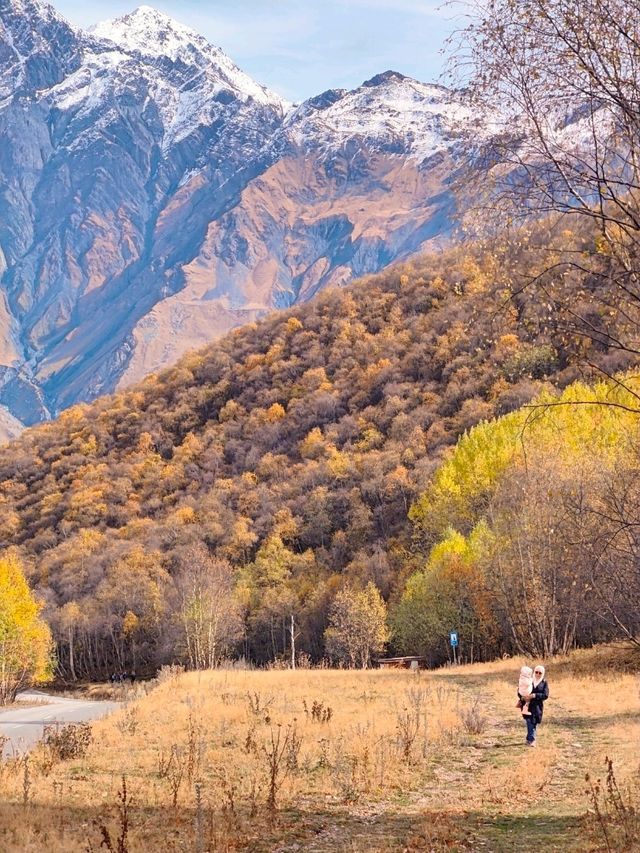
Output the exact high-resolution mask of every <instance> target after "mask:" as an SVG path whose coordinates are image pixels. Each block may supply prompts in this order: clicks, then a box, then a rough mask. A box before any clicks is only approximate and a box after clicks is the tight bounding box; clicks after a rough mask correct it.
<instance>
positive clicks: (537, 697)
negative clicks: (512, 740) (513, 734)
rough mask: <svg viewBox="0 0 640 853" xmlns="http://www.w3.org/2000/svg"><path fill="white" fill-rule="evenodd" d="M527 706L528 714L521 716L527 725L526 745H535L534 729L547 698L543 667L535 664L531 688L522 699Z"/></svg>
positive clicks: (539, 721)
mask: <svg viewBox="0 0 640 853" xmlns="http://www.w3.org/2000/svg"><path fill="white" fill-rule="evenodd" d="M524 698H525V699H526V700H527V702H528V704H529V714H528V715H526V716H525V715H524V714H523V716H522V719H523V720H524V721H525V723H526V724H527V744H528V745H529V746H535V745H536V729H537V727H538V726H539V725H540V723H541V722H542V712H543V703H544V702H546V701H547V699H548V698H549V685H548V684H547V682H546V680H545V677H544V667H543V666H541V664H539V663H538V664H536V666H535V669H534V670H533V688H532V690H531V693H529V695H528V696H526V697H524Z"/></svg>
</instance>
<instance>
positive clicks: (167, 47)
mask: <svg viewBox="0 0 640 853" xmlns="http://www.w3.org/2000/svg"><path fill="white" fill-rule="evenodd" d="M89 32H90V33H91V34H92V35H94V36H96V37H97V38H102V39H107V40H108V41H112V42H115V44H117V45H118V46H119V47H121V48H123V49H125V50H128V51H131V52H139V53H142V54H145V55H147V56H166V57H169V59H172V60H174V61H175V60H177V59H186V60H187V61H189V60H191V61H193V59H194V58H195V55H196V54H197V52H203V51H205V50H207V48H209V49H210V50H214V51H216V52H220V53H221V51H218V49H217V48H213V47H212V46H211V45H209V44H208V42H207V41H206V39H204V38H203V37H202V36H201V35H199V34H198V33H196V32H195V31H194V30H190V29H189V28H188V27H185V26H184V25H183V24H179V23H178V22H177V21H174V20H173V18H170V17H169V16H168V15H165V14H164V13H162V12H158V11H157V10H156V9H152V8H151V6H139V7H138V8H137V9H135V10H134V11H133V12H130V13H129V14H128V15H123V16H122V17H120V18H114V19H112V20H109V21H102V22H100V23H99V24H96V25H95V26H94V27H91V29H90V30H89Z"/></svg>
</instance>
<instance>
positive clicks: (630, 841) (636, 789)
mask: <svg viewBox="0 0 640 853" xmlns="http://www.w3.org/2000/svg"><path fill="white" fill-rule="evenodd" d="M605 768H606V774H605V778H604V781H602V780H601V779H595V780H594V779H592V777H591V775H590V774H589V773H587V774H586V777H585V778H586V782H587V796H588V798H589V804H590V809H589V813H590V816H591V817H592V823H593V829H594V832H595V834H596V836H597V837H598V840H599V841H600V843H601V845H602V848H601V849H605V850H606V851H607V853H616V852H617V851H620V850H624V851H625V853H632V851H635V850H640V769H639V770H638V771H637V772H636V778H635V779H632V780H631V781H630V783H629V784H628V785H627V786H620V784H619V783H618V780H617V778H616V774H615V770H614V767H613V761H612V759H611V758H609V757H608V756H607V758H605Z"/></svg>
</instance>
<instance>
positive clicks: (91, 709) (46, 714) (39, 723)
mask: <svg viewBox="0 0 640 853" xmlns="http://www.w3.org/2000/svg"><path fill="white" fill-rule="evenodd" d="M18 701H19V702H24V703H28V705H29V706H28V707H24V708H16V709H14V710H12V711H3V712H0V735H4V736H5V737H8V738H9V742H8V743H7V744H6V745H5V748H4V754H5V755H13V754H15V753H23V752H26V751H27V750H29V749H30V748H31V747H32V746H33V745H34V744H35V743H37V742H38V741H39V740H40V738H41V737H42V733H43V730H44V727H45V726H49V725H51V724H53V723H56V722H59V723H62V724H64V723H86V722H89V721H90V720H97V719H99V718H100V717H106V715H107V714H109V713H110V712H111V711H114V710H115V709H116V708H117V707H118V704H119V703H118V702H88V701H86V700H84V699H65V698H63V697H61V696H50V695H49V694H47V693H40V692H39V691H28V692H25V693H21V694H20V696H19V697H18ZM34 702H35V703H37V704H35V705H31V703H34Z"/></svg>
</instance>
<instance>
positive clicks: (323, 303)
mask: <svg viewBox="0 0 640 853" xmlns="http://www.w3.org/2000/svg"><path fill="white" fill-rule="evenodd" d="M559 239H560V240H561V241H562V242H563V244H564V245H569V244H571V245H575V244H578V243H580V241H582V242H583V243H584V244H585V245H587V244H588V243H589V241H591V240H592V236H591V235H590V234H587V235H586V236H585V235H582V236H580V237H578V236H576V234H573V233H571V232H566V231H563V232H562V234H561V235H560V238H559ZM529 241H531V242H535V241H536V235H535V234H534V235H529V236H528V237H523V243H522V244H521V248H520V250H519V253H520V254H518V252H515V253H514V250H513V246H511V245H510V246H506V245H502V244H500V243H498V242H494V243H488V242H487V241H485V242H483V243H480V242H477V243H475V244H468V245H467V246H465V248H464V249H463V248H454V249H450V250H447V251H445V252H442V253H440V254H437V255H433V256H429V257H425V258H423V259H422V260H420V261H417V262H414V263H411V264H408V265H405V266H402V267H396V268H393V269H392V270H390V271H389V272H386V273H383V274H380V275H378V276H374V277H370V278H368V279H366V280H363V281H361V282H359V283H357V284H355V285H354V286H352V287H350V288H348V289H346V290H343V291H332V292H328V293H326V294H325V295H323V296H321V297H320V298H319V299H317V300H316V301H314V302H313V303H312V304H309V305H307V306H305V307H302V308H299V309H295V310H291V311H289V312H286V313H280V314H277V315H274V316H272V317H270V318H268V319H266V320H265V321H263V322H261V323H258V324H253V325H251V326H247V327H244V328H242V329H240V330H239V331H237V332H234V333H232V334H230V335H229V336H227V337H226V338H224V339H223V340H222V341H221V342H219V343H216V344H213V345H211V346H210V347H209V348H207V349H205V350H203V351H200V352H196V353H194V354H192V355H189V356H187V357H186V358H184V359H183V360H182V361H181V362H180V363H179V364H178V365H177V366H176V367H175V368H173V369H170V370H168V371H166V372H165V373H163V374H161V375H159V376H151V377H149V378H148V379H147V380H146V381H144V382H143V383H142V384H141V385H139V386H137V387H136V388H134V389H132V390H130V391H126V392H124V393H121V394H118V395H116V396H113V397H110V398H103V399H100V400H98V401H97V402H95V403H93V404H91V405H86V406H77V407H74V408H73V409H70V410H68V411H66V412H64V413H63V414H62V415H61V417H60V418H59V419H58V420H56V421H54V422H52V423H49V424H46V425H43V426H41V427H39V428H37V429H33V430H30V431H28V432H27V433H26V434H25V435H24V436H23V437H22V438H21V439H20V440H19V441H17V442H14V443H13V444H11V445H10V446H8V447H6V448H4V449H3V450H2V451H1V452H0V482H1V483H2V487H1V492H0V501H1V513H0V519H1V522H0V523H1V525H2V530H1V534H0V535H1V537H2V540H3V542H5V543H6V544H7V545H8V546H9V548H10V553H11V554H12V555H13V557H14V558H16V559H17V560H18V561H19V563H20V564H21V566H22V568H23V570H24V572H25V573H26V576H27V578H28V580H29V582H30V584H31V586H32V587H33V588H34V590H35V592H36V594H37V596H38V597H39V598H40V599H41V600H43V601H44V603H45V606H44V616H45V617H46V620H47V621H48V623H49V624H50V625H51V627H52V630H53V634H54V638H55V643H56V649H57V655H56V659H57V666H58V670H59V672H60V674H61V675H62V677H63V678H65V679H70V680H74V679H79V678H83V679H84V678H91V679H101V678H106V677H108V676H109V675H110V673H111V672H113V671H114V670H123V669H126V670H135V671H137V672H140V673H143V672H144V673H152V672H154V671H155V670H156V669H157V668H158V667H159V666H160V665H162V664H164V663H171V662H180V663H184V664H186V665H189V666H192V667H198V668H204V667H209V666H211V665H214V664H215V663H217V662H218V661H219V660H220V659H222V658H224V657H227V656H233V657H236V656H244V657H245V658H247V659H248V660H250V661H252V662H254V663H257V664H266V663H270V664H273V663H277V662H278V661H281V662H282V661H285V662H286V661H289V660H290V659H291V657H292V654H293V656H294V660H297V662H298V663H299V664H304V663H305V662H308V663H316V664H317V663H319V662H321V661H327V662H329V661H333V662H340V663H342V664H344V665H358V666H361V665H363V666H367V665H369V664H370V663H371V662H372V660H373V659H374V658H375V657H376V656H378V655H380V654H381V653H382V652H383V649H384V648H387V649H388V650H391V651H393V652H397V653H405V654H418V653H419V654H422V655H425V656H427V658H428V659H429V661H430V662H431V663H432V664H434V665H435V664H439V663H442V662H444V661H446V660H447V659H448V656H449V648H448V631H449V630H451V629H452V628H455V629H457V630H458V631H459V632H460V638H461V648H460V652H461V655H462V658H463V659H466V660H474V659H476V660H478V659H487V658H491V657H494V656H496V655H497V654H501V653H504V652H526V653H532V654H550V653H555V652H558V651H563V650H567V649H569V648H571V647H573V646H574V645H576V644H579V645H588V644H591V643H593V642H595V641H598V640H603V639H608V638H611V637H618V636H627V637H633V636H634V635H635V633H636V632H637V630H638V624H637V620H638V612H640V609H639V607H638V603H639V601H638V592H639V590H638V583H637V574H636V579H635V582H634V581H633V573H634V571H635V568H634V567H635V560H636V559H637V554H636V550H635V549H636V547H637V539H636V534H635V529H636V528H635V523H634V521H633V519H634V518H636V517H637V510H638V502H639V501H640V493H639V492H638V486H637V483H638V477H637V469H638V465H639V464H640V460H639V459H638V457H637V451H636V449H635V436H636V431H637V426H636V419H637V414H636V412H635V409H636V407H637V397H636V393H635V391H634V390H633V388H634V387H635V386H634V380H633V379H632V378H631V379H629V380H628V381H619V380H606V379H604V380H603V378H602V377H603V375H607V376H623V375H627V374H628V371H629V369H630V366H631V364H632V363H633V356H632V355H631V354H630V353H628V352H626V351H620V350H619V349H617V350H616V349H615V348H612V347H610V346H608V345H607V343H606V341H600V342H598V341H595V342H592V341H590V342H585V340H584V336H581V335H579V334H578V333H577V332H575V331H574V332H572V330H571V328H570V325H569V324H568V323H567V322H564V321H563V315H562V311H558V310H555V311H553V312H550V311H549V310H548V306H547V305H546V304H545V303H544V302H543V301H541V300H540V299H539V297H538V293H537V292H535V291H529V290H523V291H522V292H521V293H520V294H514V292H513V291H514V276H515V273H514V265H515V264H516V263H517V262H518V261H519V258H520V259H521V257H520V256H522V257H524V256H525V255H526V253H527V252H528V251H529V249H528V242H529ZM551 242H552V241H548V244H551ZM554 251H556V250H554ZM549 252H551V250H549ZM536 257H539V252H538V251H537V250H536ZM539 263H540V264H541V266H543V267H546V266H547V265H548V257H547V256H545V257H541V258H540V257H539ZM578 284H579V285H580V287H581V294H582V295H581V297H580V298H581V299H582V300H583V302H584V303H585V305H588V304H589V300H590V298H591V297H590V295H589V290H588V281H587V280H586V277H585V276H583V277H582V278H581V279H578V280H577V282H576V281H575V280H571V281H568V280H567V279H566V278H565V279H563V280H562V282H561V285H560V286H561V287H562V288H577V286H578ZM565 319H566V318H565ZM587 350H588V362H589V364H590V365H591V366H590V367H589V368H586V367H585V352H586V351H587ZM625 372H626V373H625ZM611 402H614V403H615V405H613V406H612V405H608V404H609V403H611ZM572 403H575V405H573V404H572ZM586 403H590V405H585V404H586ZM603 403H607V405H601V404H603ZM634 584H635V585H634ZM533 601H535V602H536V603H537V604H540V603H542V602H544V606H543V607H542V608H541V610H542V611H543V612H544V619H543V620H540V619H537V618H536V619H531V608H532V602H533ZM292 646H293V648H292Z"/></svg>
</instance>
